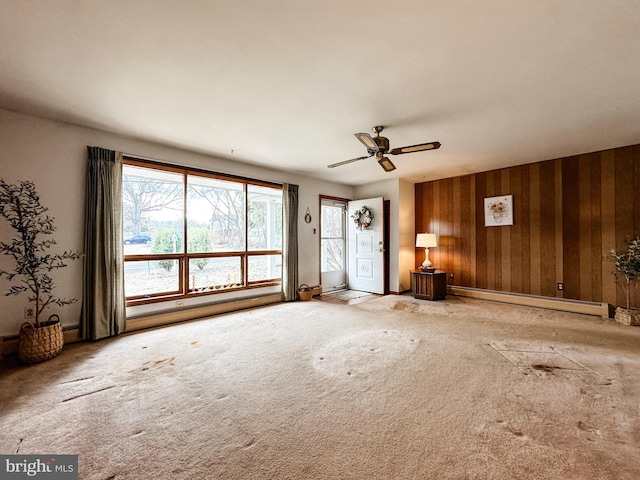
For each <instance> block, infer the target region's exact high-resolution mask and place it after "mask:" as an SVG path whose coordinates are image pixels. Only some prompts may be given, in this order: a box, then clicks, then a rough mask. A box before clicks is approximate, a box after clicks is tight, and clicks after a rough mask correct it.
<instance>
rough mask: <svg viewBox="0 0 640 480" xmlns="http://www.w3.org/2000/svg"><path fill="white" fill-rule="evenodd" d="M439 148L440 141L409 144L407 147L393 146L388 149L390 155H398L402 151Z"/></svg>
mask: <svg viewBox="0 0 640 480" xmlns="http://www.w3.org/2000/svg"><path fill="white" fill-rule="evenodd" d="M438 148H440V142H429V143H420V144H419V145H411V146H409V147H400V148H394V149H393V150H391V151H389V153H390V154H391V155H400V154H402V153H413V152H423V151H425V150H436V149H438Z"/></svg>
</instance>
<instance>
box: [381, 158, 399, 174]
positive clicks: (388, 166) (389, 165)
mask: <svg viewBox="0 0 640 480" xmlns="http://www.w3.org/2000/svg"><path fill="white" fill-rule="evenodd" d="M378 163H379V164H380V166H381V167H382V168H383V169H384V171H385V172H391V171H393V170H395V169H396V166H395V165H394V164H393V162H392V161H391V160H389V159H388V158H387V157H381V158H379V159H378Z"/></svg>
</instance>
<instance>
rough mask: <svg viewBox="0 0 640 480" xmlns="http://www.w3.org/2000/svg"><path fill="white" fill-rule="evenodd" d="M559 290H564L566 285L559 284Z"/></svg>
mask: <svg viewBox="0 0 640 480" xmlns="http://www.w3.org/2000/svg"><path fill="white" fill-rule="evenodd" d="M558 290H564V283H560V282H558Z"/></svg>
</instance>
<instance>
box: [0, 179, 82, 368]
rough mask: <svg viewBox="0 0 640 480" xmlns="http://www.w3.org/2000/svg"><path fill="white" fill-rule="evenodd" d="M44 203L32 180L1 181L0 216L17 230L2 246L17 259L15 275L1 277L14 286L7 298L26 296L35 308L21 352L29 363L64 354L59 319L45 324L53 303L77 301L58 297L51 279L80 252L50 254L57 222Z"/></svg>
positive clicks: (22, 331) (0, 272) (23, 329)
mask: <svg viewBox="0 0 640 480" xmlns="http://www.w3.org/2000/svg"><path fill="white" fill-rule="evenodd" d="M47 211H48V209H47V208H45V207H43V206H42V205H41V204H40V197H39V196H38V193H37V192H36V186H35V184H34V183H33V182H31V181H22V182H20V183H18V184H16V185H11V184H8V183H6V182H5V181H4V180H2V179H0V217H3V218H4V219H5V220H6V221H7V222H8V223H9V226H10V227H11V228H13V230H14V231H15V236H14V237H13V239H12V240H11V241H10V242H8V243H5V242H0V253H3V254H5V255H7V256H9V257H10V258H11V259H12V261H13V268H12V270H11V271H7V270H3V269H1V268H0V278H2V277H6V278H7V280H9V282H16V283H17V284H12V285H11V286H10V288H9V291H8V292H7V293H6V295H20V294H22V293H25V294H27V295H28V300H29V302H31V303H32V304H33V305H34V309H33V311H34V321H33V323H29V322H26V323H24V324H23V325H22V327H21V329H20V343H19V347H18V354H19V357H20V360H22V361H23V362H26V363H34V362H41V361H44V360H47V359H49V358H53V357H55V356H56V355H58V353H60V351H61V350H62V346H63V344H64V337H63V335H62V326H61V325H60V319H59V317H58V316H57V315H51V316H50V317H49V319H48V320H47V321H42V318H43V316H44V311H45V310H46V309H47V308H49V307H50V306H51V305H58V306H60V307H63V306H65V305H69V304H71V303H74V302H76V301H77V300H76V299H75V298H71V299H67V298H58V297H56V296H55V295H54V289H55V284H54V282H53V279H52V278H51V276H50V275H49V274H50V273H51V272H52V271H53V270H57V269H59V268H63V267H66V266H67V261H69V260H77V259H79V258H80V257H81V254H80V253H79V252H74V251H65V252H63V253H60V254H51V253H47V252H48V250H49V248H51V246H52V245H55V244H56V242H55V240H54V239H53V238H51V237H50V235H52V234H53V232H54V231H55V227H54V225H53V220H54V219H53V218H52V217H50V216H49V215H47Z"/></svg>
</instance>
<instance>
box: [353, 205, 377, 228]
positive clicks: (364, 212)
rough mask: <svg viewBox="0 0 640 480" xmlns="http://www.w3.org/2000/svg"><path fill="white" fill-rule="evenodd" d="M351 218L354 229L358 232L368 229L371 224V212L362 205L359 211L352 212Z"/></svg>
mask: <svg viewBox="0 0 640 480" xmlns="http://www.w3.org/2000/svg"><path fill="white" fill-rule="evenodd" d="M351 218H353V223H355V224H356V228H357V229H358V230H364V229H366V228H369V226H370V225H371V224H372V223H373V212H372V211H371V209H370V208H369V207H367V206H366V205H363V206H362V208H360V210H356V211H355V212H353V215H351Z"/></svg>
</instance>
